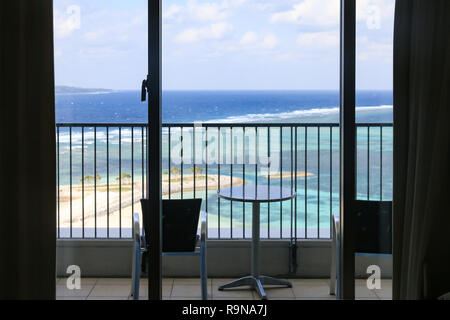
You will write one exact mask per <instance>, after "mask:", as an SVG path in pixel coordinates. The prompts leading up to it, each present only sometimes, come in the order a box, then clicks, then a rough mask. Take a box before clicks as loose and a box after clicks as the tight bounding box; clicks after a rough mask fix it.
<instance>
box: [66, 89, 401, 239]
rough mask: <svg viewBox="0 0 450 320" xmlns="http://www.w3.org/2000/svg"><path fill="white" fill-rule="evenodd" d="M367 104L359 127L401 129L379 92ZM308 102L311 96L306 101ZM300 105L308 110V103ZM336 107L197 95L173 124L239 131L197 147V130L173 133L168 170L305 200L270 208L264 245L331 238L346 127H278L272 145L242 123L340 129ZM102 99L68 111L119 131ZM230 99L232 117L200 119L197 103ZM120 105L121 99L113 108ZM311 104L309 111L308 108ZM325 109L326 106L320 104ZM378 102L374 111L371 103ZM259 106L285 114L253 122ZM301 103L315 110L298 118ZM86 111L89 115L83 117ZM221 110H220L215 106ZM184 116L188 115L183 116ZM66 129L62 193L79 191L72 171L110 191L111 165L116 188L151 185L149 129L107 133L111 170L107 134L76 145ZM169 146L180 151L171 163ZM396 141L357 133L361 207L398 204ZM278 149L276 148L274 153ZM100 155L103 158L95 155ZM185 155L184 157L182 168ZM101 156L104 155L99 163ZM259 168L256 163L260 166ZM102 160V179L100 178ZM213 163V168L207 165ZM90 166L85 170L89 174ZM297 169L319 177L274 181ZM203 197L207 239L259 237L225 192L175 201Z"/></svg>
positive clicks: (264, 215) (383, 132)
mask: <svg viewBox="0 0 450 320" xmlns="http://www.w3.org/2000/svg"><path fill="white" fill-rule="evenodd" d="M128 95H129V96H130V97H132V96H133V95H131V94H130V93H128ZM366 95H367V97H365V98H364V99H366V101H364V102H366V104H367V105H368V106H367V107H361V108H359V109H358V113H357V118H358V120H359V122H375V123H389V122H392V108H391V107H389V106H388V105H389V97H388V95H387V94H385V93H382V94H378V95H377V94H376V93H373V94H372V95H371V94H369V93H366ZM100 96H101V95H100ZM126 96H127V95H126ZM105 97H106V95H105ZM111 97H112V96H107V99H111ZM130 97H128V98H123V99H124V102H123V104H124V105H126V101H127V100H126V99H130ZM282 97H284V98H282ZM299 97H303V98H302V99H303V100H302V99H300V98H299ZM370 97H372V100H370ZM116 98H117V97H116ZM296 98H299V100H302V101H300V102H299V101H298V99H297V100H296ZM334 98H335V95H334V93H323V94H317V93H316V94H315V95H314V94H312V93H308V94H303V96H302V94H299V93H295V94H294V93H291V94H287V95H282V94H280V93H273V94H272V95H270V96H268V95H267V94H266V93H265V94H263V95H261V96H258V95H256V94H255V93H249V94H247V95H243V94H242V93H239V94H234V95H233V94H231V93H221V94H220V95H218V94H217V93H210V94H209V95H208V94H207V93H201V94H197V95H188V96H187V99H186V100H187V101H184V100H183V99H182V95H180V93H176V94H175V96H174V97H171V98H170V99H169V101H172V104H171V105H172V106H173V107H172V111H173V112H172V115H171V116H166V117H167V118H169V119H172V120H174V121H173V122H187V123H188V122H193V120H192V119H197V120H198V119H199V117H200V116H204V119H201V120H202V121H204V122H214V123H222V124H223V123H228V124H230V123H232V124H233V131H232V132H231V130H230V128H222V129H220V135H219V131H218V128H217V127H215V126H211V127H209V128H208V133H206V129H205V128H199V129H196V131H195V138H196V140H195V143H194V134H193V131H192V128H183V130H181V129H180V128H179V127H175V128H171V131H170V139H169V132H168V129H167V128H164V130H163V141H162V146H163V158H162V164H163V171H168V170H169V168H173V167H176V168H178V169H179V170H180V172H181V170H182V171H183V173H184V175H185V176H186V175H189V174H191V172H190V169H191V168H192V167H193V166H194V165H195V166H196V167H200V168H203V172H204V173H206V170H208V175H217V174H218V173H219V169H220V174H221V176H231V175H233V177H238V178H240V179H245V183H247V184H256V183H257V184H258V185H268V184H270V185H275V186H282V187H284V188H292V189H293V190H296V192H297V197H296V199H295V200H293V201H286V202H284V203H282V204H280V203H272V204H270V207H269V206H268V205H267V204H266V205H262V207H261V236H262V237H263V238H267V237H270V238H290V237H293V236H296V237H298V238H329V236H330V213H331V212H338V210H339V128H337V127H333V128H330V127H329V126H324V127H321V128H320V130H319V129H318V128H317V127H309V128H307V129H305V127H302V126H299V127H297V129H295V128H294V129H292V133H291V128H290V127H285V128H283V129H280V127H279V126H277V125H276V124H274V127H271V128H270V139H268V129H267V128H259V129H258V139H256V130H255V128H254V127H249V128H246V129H245V134H244V129H243V128H242V127H239V123H240V122H247V123H252V122H266V123H274V122H283V123H285V122H287V123H337V122H338V119H337V117H338V110H337V109H336V107H332V104H333V103H334V102H333V101H334ZM101 99H102V98H101V97H99V95H91V97H88V96H82V97H81V96H75V97H70V96H64V99H63V100H64V101H66V102H67V101H70V100H73V101H75V102H74V104H75V105H77V108H78V109H79V110H78V111H79V112H78V113H76V115H77V116H76V117H75V118H76V120H80V118H82V119H84V121H74V122H85V123H87V122H97V123H102V122H108V121H111V122H120V121H118V120H117V119H113V117H112V116H111V119H110V117H109V115H112V114H114V113H117V112H116V111H117V110H118V109H116V108H115V107H112V108H111V109H109V108H106V107H104V108H106V109H103V111H104V112H103V113H104V117H103V118H102V117H100V115H99V114H97V112H98V110H97V109H99V108H100V107H99V101H100V100H101ZM104 99H106V98H104ZM221 99H225V101H226V102H227V103H228V104H229V105H230V106H231V105H232V106H233V107H230V108H226V107H224V106H223V105H222V106H221V109H219V110H222V109H223V108H225V111H224V112H222V113H220V112H219V111H215V112H213V111H211V110H209V111H205V112H203V113H202V112H199V113H197V112H198V110H192V106H196V105H197V104H199V105H204V106H208V105H209V106H214V105H217V104H218V102H220V103H222V102H221V101H222V100H221ZM246 99H247V100H248V101H247V100H246ZM116 100H117V99H115V100H114V99H112V100H111V101H116ZM119 100H120V99H119ZM89 101H90V102H89ZM177 101H178V102H177ZM214 101H215V102H214ZM243 101H244V102H245V103H244V102H243ZM305 101H309V102H308V103H306V102H305ZM320 101H322V103H323V104H324V105H325V107H320V106H319V105H318V104H320ZM370 101H372V103H369V102H370ZM105 102H107V100H105ZM196 102H197V104H196ZM283 102H285V103H286V105H289V106H290V107H286V108H285V109H283V110H282V108H281V107H280V106H279V105H280V104H282V103H283ZM246 103H247V104H248V105H251V106H252V107H251V108H250V109H246V110H240V109H239V108H236V106H235V105H236V104H237V105H239V104H240V105H241V106H242V105H243V104H246ZM251 103H254V104H255V105H254V104H251ZM258 103H260V104H261V103H264V106H263V107H262V109H261V110H265V111H268V110H269V109H270V107H271V105H272V104H276V105H277V106H278V113H264V114H262V113H259V114H252V113H248V111H254V110H257V109H258V105H257V104H258ZM301 103H304V104H307V106H304V107H303V108H301V109H298V106H297V107H296V108H294V107H295V105H296V104H301ZM222 104H223V103H222ZM104 105H105V104H104ZM82 106H84V107H85V109H86V110H85V111H86V112H85V113H84V116H83V110H84V109H83V108H82ZM186 106H191V110H190V112H189V107H186ZM293 106H294V107H293ZM205 108H206V107H205ZM212 108H213V109H214V110H216V109H215V107H212ZM91 109H92V110H94V109H95V110H96V112H95V114H93V113H91V112H90V110H91ZM125 109H127V108H125ZM230 109H231V110H230ZM241 109H242V108H241ZM57 110H58V104H57ZM61 110H62V111H61ZM64 110H65V111H64ZM67 110H68V107H61V109H60V115H61V114H64V115H65V117H66V118H64V117H60V118H64V120H67V117H68V113H67ZM183 110H184V112H182V111H183ZM194 111H195V112H194ZM61 112H62V113H61ZM140 112H141V111H139V112H136V113H131V114H132V115H135V117H131V118H129V119H126V120H127V121H123V122H137V123H139V122H145V119H144V118H142V116H143V115H142V114H140ZM233 112H234V113H233ZM166 113H167V111H166ZM57 114H58V112H57ZM139 114H140V115H139ZM169 114H170V113H169ZM232 114H234V116H233V115H232ZM119 115H120V112H119ZM184 115H185V118H184ZM206 115H207V116H206ZM221 115H222V117H221ZM89 116H91V117H89ZM193 117H196V118H193ZM101 120H108V121H101ZM113 120H115V121H113ZM138 120H142V121H138ZM58 130H59V136H58V137H57V139H58V141H59V184H60V185H61V186H63V185H69V184H70V181H71V178H70V177H71V175H70V172H72V185H73V186H79V185H80V181H79V179H80V178H82V177H83V174H84V176H86V175H94V173H97V174H99V175H100V177H101V180H99V181H98V183H99V184H102V183H106V181H107V164H109V181H110V183H113V182H116V178H118V177H119V175H120V172H122V173H126V174H133V178H134V180H135V181H141V180H142V177H143V176H145V170H144V171H143V167H142V165H143V161H142V160H143V153H142V150H144V158H145V144H146V141H145V132H144V139H142V136H143V132H142V129H141V127H139V126H138V127H136V128H134V129H131V127H123V128H122V129H120V131H119V128H114V127H113V128H109V129H108V142H109V143H108V147H109V162H107V157H106V155H107V132H106V128H105V127H98V128H97V130H96V136H95V137H96V139H95V140H94V128H92V127H89V126H87V127H85V128H84V137H83V135H82V129H81V127H73V128H72V133H71V136H70V132H69V129H68V128H64V127H61V128H59V129H58ZM295 130H297V137H295ZM119 135H120V141H121V143H120V144H119ZM181 136H183V140H181ZM319 136H320V139H319ZM231 137H233V138H231ZM305 137H306V138H305ZM83 140H84V143H83ZM169 140H170V150H171V153H170V163H169ZM206 141H208V149H206ZM392 141H393V139H392V127H383V129H380V127H371V128H369V127H367V126H365V127H359V128H358V130H357V198H358V199H371V200H380V199H382V200H391V198H392ZM70 142H71V143H70ZM94 142H96V143H94ZM269 144H270V148H268V145H269ZM295 145H296V146H297V147H295ZM219 146H220V147H219ZM95 149H96V153H95V152H94V150H95ZM269 149H270V151H269ZM181 150H182V151H183V157H182V160H183V162H182V163H181ZM194 150H195V152H194ZM206 154H207V155H206ZM94 155H96V159H95V158H94ZM194 155H195V157H194ZM269 155H270V157H271V158H270V159H271V166H270V170H269V168H268V165H267V163H268V161H267V160H268V156H269ZM194 158H195V159H196V161H195V163H194V161H193V160H194ZM70 159H72V161H71V160H70ZM119 159H120V161H119ZM255 160H257V165H256V164H255ZM95 161H96V172H94V164H95ZM207 162H208V165H207V166H206V163H207ZM83 163H84V167H83V166H82V164H83ZM144 164H145V161H144ZM219 164H220V165H219ZM83 168H84V172H83ZM295 168H297V171H298V172H303V171H306V172H309V173H311V174H312V176H310V177H307V178H305V177H297V179H295V177H293V178H292V179H291V178H290V177H288V178H282V179H280V178H274V177H273V176H274V175H276V174H280V173H290V172H294V171H295ZM244 171H245V173H244ZM269 173H270V178H269ZM266 176H267V177H266ZM125 192H131V191H124V193H125ZM144 192H145V190H144ZM194 196H195V197H202V198H203V200H204V201H203V208H202V209H203V210H205V211H207V212H208V232H209V236H210V237H211V238H218V237H220V238H248V237H251V230H250V229H251V205H250V204H246V205H243V204H242V203H235V202H233V203H231V202H228V201H224V200H219V199H218V198H217V195H216V190H208V192H206V191H205V190H197V191H196V192H195V194H194V192H192V191H184V192H183V193H181V192H178V193H174V194H171V198H181V197H183V198H192V197H194ZM139 197H141V192H139V193H138V194H135V199H139ZM167 197H168V195H166V196H165V198H167ZM128 233H130V231H129V230H128V229H127V228H124V233H123V235H124V236H127V234H128ZM111 234H113V235H114V234H117V232H116V231H114V230H111V233H110V236H111Z"/></svg>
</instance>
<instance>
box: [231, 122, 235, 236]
mask: <svg viewBox="0 0 450 320" xmlns="http://www.w3.org/2000/svg"><path fill="white" fill-rule="evenodd" d="M230 152H231V154H230V155H231V163H230V176H231V177H230V180H231V181H230V183H231V188H233V162H234V158H233V126H231V127H230ZM230 238H231V239H233V201H230Z"/></svg>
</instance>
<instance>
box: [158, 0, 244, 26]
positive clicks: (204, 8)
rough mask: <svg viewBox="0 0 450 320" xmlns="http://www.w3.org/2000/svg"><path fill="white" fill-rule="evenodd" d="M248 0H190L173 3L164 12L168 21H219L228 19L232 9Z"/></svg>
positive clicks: (164, 16)
mask: <svg viewBox="0 0 450 320" xmlns="http://www.w3.org/2000/svg"><path fill="white" fill-rule="evenodd" d="M245 2H246V0H224V1H222V2H198V1H197V0H189V1H188V2H187V4H186V5H185V6H181V5H175V4H174V5H171V6H169V7H168V8H167V10H165V12H164V13H163V18H164V19H165V20H168V21H174V22H178V23H181V22H184V21H195V22H218V21H223V20H225V19H227V18H228V17H229V15H230V12H229V11H230V10H231V9H234V8H237V7H240V6H241V5H243V4H244V3H245Z"/></svg>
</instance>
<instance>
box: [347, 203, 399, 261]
mask: <svg viewBox="0 0 450 320" xmlns="http://www.w3.org/2000/svg"><path fill="white" fill-rule="evenodd" d="M355 206H356V221H355V224H356V233H355V252H357V253H372V254H392V202H391V201H359V200H358V201H356V203H355Z"/></svg>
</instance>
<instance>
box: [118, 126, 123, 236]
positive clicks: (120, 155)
mask: <svg viewBox="0 0 450 320" xmlns="http://www.w3.org/2000/svg"><path fill="white" fill-rule="evenodd" d="M119 238H121V239H122V127H119Z"/></svg>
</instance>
